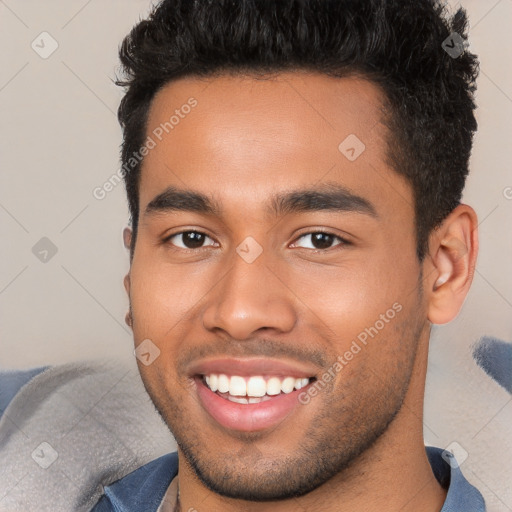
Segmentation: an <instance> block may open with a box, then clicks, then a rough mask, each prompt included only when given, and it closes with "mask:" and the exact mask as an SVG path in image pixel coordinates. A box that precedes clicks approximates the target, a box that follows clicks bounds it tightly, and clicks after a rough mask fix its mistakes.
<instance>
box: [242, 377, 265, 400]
mask: <svg viewBox="0 0 512 512" xmlns="http://www.w3.org/2000/svg"><path fill="white" fill-rule="evenodd" d="M266 393H267V385H266V383H265V379H264V378H263V377H251V378H250V379H249V381H248V382H247V394H248V395H249V396H253V397H260V396H265V394H266Z"/></svg>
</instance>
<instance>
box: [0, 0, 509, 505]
mask: <svg viewBox="0 0 512 512" xmlns="http://www.w3.org/2000/svg"><path fill="white" fill-rule="evenodd" d="M460 3H462V5H464V6H465V7H466V8H467V10H468V12H469V15H470V20H471V30H470V45H471V46H470V48H471V50H472V51H474V52H476V53H477V54H478V55H479V56H480V59H481V74H480V78H479V82H478V84H479V91H478V95H477V103H478V105H479V109H478V112H477V118H478V122H479V131H478V133H477V135H476V140H475V146H474V153H473V157H472V161H471V176H470V178H469V181H468V184H467V188H466V192H465V202H467V203H469V204H471V205H473V206H474V208H475V209H476V211H477V214H478V216H479V219H480V242H481V251H480V256H479V261H478V268H477V272H476V275H475V281H474V285H473V288H472V291H471V293H470V295H469V297H468V299H467V302H466V304H465V306H464V310H463V312H462V313H461V314H460V315H459V317H458V318H457V320H455V321H454V322H452V323H451V324H450V325H448V326H443V327H438V328H435V329H434V335H433V338H432V348H431V366H430V369H429V378H428V382H427V399H426V418H425V437H426V439H427V442H429V443H432V444H435V445H437V446H442V447H446V446H448V445H449V444H450V443H452V442H454V441H455V442H457V443H459V445H460V446H462V447H464V449H465V450H466V451H467V452H468V453H469V457H468V459H467V461H466V462H465V463H464V464H465V466H464V467H463V470H464V473H465V474H467V475H468V476H469V478H470V480H471V481H472V482H473V483H475V484H476V485H477V486H478V487H479V488H480V489H481V490H482V492H484V494H485V495H486V498H487V500H488V501H489V503H491V505H492V506H493V507H495V508H494V510H512V495H511V491H510V490H507V487H508V485H507V479H508V480H509V481H512V480H511V479H512V475H511V471H510V462H509V461H510V460H511V459H512V457H511V455H512V445H511V432H510V427H508V425H509V424H512V421H511V420H512V404H511V397H510V395H509V394H507V393H506V392H505V391H504V390H503V389H502V388H500V387H499V386H498V385H497V384H496V383H494V382H493V381H492V380H490V379H489V378H488V377H487V376H486V375H485V374H484V373H483V372H482V370H480V369H479V368H478V367H477V366H476V365H475V364H474V362H473V361H472V358H471V346H472V344H473V343H475V342H476V341H477V340H478V339H479V338H480V336H482V335H490V336H495V337H498V338H501V339H503V340H506V341H512V320H511V319H512V272H511V270H510V267H511V254H512V174H511V169H510V162H511V152H512V144H511V143H510V140H511V135H512V67H511V66H510V62H512V45H511V37H510V27H511V26H512V0H498V1H495V0H492V1H487V0H485V1H484V0H467V1H463V2H460ZM456 4H457V3H456V2H452V5H456ZM148 10H149V2H148V1H147V0H109V1H99V0H89V1H70V0H59V1H57V0H52V1H45V2H41V1H39V0H30V1H29V0H0V44H1V48H2V50H1V51H0V120H1V128H0V169H1V172H0V262H1V265H0V367H1V368H29V367H34V366H38V365H46V364H52V365H53V364H59V363H64V362H68V361H74V360H79V359H84V358H85V359H89V358H104V357H113V358H117V359H120V360H129V359H131V358H132V357H133V347H132V338H131V335H130V331H129V330H128V328H127V327H126V325H125V324H124V315H125V312H126V310H127V299H126V297H125V293H124V289H123V286H122V278H123V276H124V274H125V273H126V271H127V269H128V255H127V253H126V251H125V249H124V247H123V245H122V229H123V227H125V225H126V223H127V219H128V213H127V207H126V199H125V193H124V188H123V186H122V185H119V186H117V187H116V188H115V189H114V190H113V191H112V192H110V193H109V194H108V195H107V196H106V197H105V199H103V200H98V199H96V198H95V197H94V196H93V190H94V189H95V188H96V187H98V186H101V185H102V184H103V183H104V182H105V181H106V180H108V178H109V177H110V176H111V175H112V174H114V173H115V172H116V171H117V169H118V168H119V154H118V147H119V144H120V142H121V132H120V128H119V127H118V124H117V120H116V116H115V112H116V109H117V106H118V103H119V100H120V99H121V95H122V92H121V90H119V89H118V88H117V87H116V86H114V85H113V83H112V79H113V78H114V73H115V70H116V66H117V47H118V44H119V43H120V41H121V39H122V38H123V36H124V35H125V34H126V33H127V32H128V30H129V29H130V28H131V27H132V25H133V24H134V23H135V22H136V21H137V20H138V19H139V17H143V16H145V15H146V13H147V12H148ZM43 31H46V32H48V33H49V34H50V35H51V37H52V38H53V39H55V40H56V41H57V43H58V48H57V50H56V51H55V52H54V53H53V54H52V55H51V56H49V57H48V58H47V59H43V58H41V57H40V56H39V55H38V54H37V53H36V51H34V49H33V48H32V47H31V44H32V41H34V40H36V42H37V41H38V40H40V38H38V36H39V34H41V32H43ZM45 37H48V36H45ZM46 42H47V43H46V48H47V49H48V48H49V44H50V40H49V39H46ZM42 237H47V238H49V239H50V240H51V241H52V243H53V244H54V245H55V246H56V247H57V253H56V254H55V255H54V256H53V257H52V258H51V259H49V261H48V262H46V263H43V262H41V261H39V260H38V259H37V258H36V256H35V255H34V254H33V252H32V247H33V246H34V245H35V244H36V243H37V242H38V241H39V240H40V239H41V238H42Z"/></svg>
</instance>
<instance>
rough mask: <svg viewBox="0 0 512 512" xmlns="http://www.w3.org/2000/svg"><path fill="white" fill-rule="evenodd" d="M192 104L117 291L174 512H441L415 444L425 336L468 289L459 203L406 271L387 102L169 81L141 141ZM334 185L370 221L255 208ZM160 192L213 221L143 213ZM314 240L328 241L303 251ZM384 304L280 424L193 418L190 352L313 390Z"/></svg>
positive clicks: (263, 86) (290, 77)
mask: <svg viewBox="0 0 512 512" xmlns="http://www.w3.org/2000/svg"><path fill="white" fill-rule="evenodd" d="M190 97H194V98H195V99H197V102H198V104H197V106H196V107H195V108H194V109H193V110H192V112H191V113H190V114H188V115H187V116H186V117H185V118H184V119H182V120H180V123H179V124H178V125H177V126H175V128H174V129H173V130H172V131H171V132H170V133H169V134H168V135H166V136H165V137H164V138H163V139H162V141H161V142H159V143H158V144H157V145H156V147H155V148H154V149H152V150H151V151H150V152H149V154H148V155H147V156H146V157H145V160H144V163H143V168H142V175H141V181H140V216H139V228H138V234H137V239H136V244H135V249H134V254H133V260H132V263H131V268H130V272H129V274H128V275H127V276H126V278H125V286H126V289H127V292H128V295H129V298H130V308H131V320H130V324H131V326H132V329H133V333H134V340H135V345H138V344H139V343H140V342H141V341H142V340H144V339H147V338H149V339H150V340H152V342H153V343H154V344H155V345H156V346H158V348H159V350H160V356H159V357H158V358H157V359H155V360H154V362H152V363H151V364H150V365H148V366H145V365H143V364H141V362H140V361H139V369H140V373H141V377H142V379H143V382H144V384H145V387H146V389H147V391H148V393H149V394H150V396H151V398H152V400H153V402H154V403H155V405H156V407H157V409H158V411H159V412H160V414H161V415H162V417H163V419H164V420H165V421H166V423H167V424H168V425H169V428H170V430H171V431H172V432H173V434H174V436H175V438H176V439H177V441H178V445H179V460H180V467H179V488H180V507H181V508H180V509H181V510H182V511H185V510H189V509H191V507H192V509H193V510H197V511H199V512H202V511H213V512H215V511H219V512H220V511H222V512H226V511H227V512H229V511H263V512H266V511H272V512H276V511H277V512H281V511H295V510H297V511H304V510H308V511H309V510H312V511H314V510H322V511H323V512H328V511H331V510H332V511H334V510H336V511H339V510H365V511H379V512H382V511H396V510H403V511H409V510H410V511H420V512H422V511H432V512H433V511H439V510H440V509H441V507H442V504H443V502H444V499H445V497H446V491H445V490H444V489H442V488H441V487H440V485H439V484H438V483H437V481H436V480H435V478H434V476H433V474H432V472H431V469H430V465H429V463H428V460H427V458H426V455H425V449H424V444H423V395H424V383H425V374H426V367H427V357H428V340H429V334H430V326H431V323H436V324H440V323H446V322H449V321H450V320H451V319H453V318H454V317H455V316H456V315H457V313H458V311H459V309H460V307H461V306H462V303H463V301H464V299H465V296H466V294H467V292H468V289H469V286H470V284H471V280H472V275H473V272H474V267H475V259H476V253H477V245H478V244H477V231H476V225H477V219H476V215H475V212H474V211H473V210H472V209H471V208H470V207H468V206H466V205H460V206H459V207H457V208H456V209H455V210H454V211H453V212H452V214H451V215H450V216H449V217H448V218H447V219H446V220H445V222H444V223H443V224H442V226H440V227H439V228H438V229H436V230H435V231H434V232H433V233H432V234H431V237H430V241H429V242H430V243H429V254H428V256H427V257H426V258H425V260H424V261H423V262H419V261H418V259H417V256H416V238H415V221H414V209H413V204H414V200H413V196H412V189H411V187H410V185H409V184H408V183H407V182H406V181H405V180H404V179H403V178H402V177H401V176H400V175H399V174H397V173H396V172H395V171H394V170H393V169H391V168H390V167H389V166H388V164H386V161H387V160H386V143H385V140H386V135H387V131H386V127H385V126H384V125H383V124H382V122H381V121H382V112H383V109H382V105H383V96H382V93H381V91H380V90H379V89H378V87H377V86H375V85H373V84H371V83H369V82H367V81H365V80H363V79H360V78H356V77H347V78H343V79H334V78H329V77H326V76H322V75H316V74H312V73H306V72H289V73H282V74H279V75H277V76H274V77H269V78H267V79H264V80H263V79H257V78H255V77H251V76H245V77H242V76H221V77H216V78H209V79H197V78H190V77H189V78H186V79H180V80H178V81H175V82H172V83H170V84H168V85H166V86H165V87H164V88H163V89H162V90H160V91H159V92H158V94H157V95H156V96H155V98H154V100H153V102H152V105H151V110H150V115H149V120H148V126H147V133H148V134H151V132H152V130H153V129H154V128H155V127H157V126H159V125H160V123H162V122H165V121H166V120H168V119H169V118H170V116H171V115H172V114H173V113H174V111H175V109H177V108H178V109H179V108H180V106H181V105H183V104H184V103H186V101H187V99H188V98H190ZM349 134H356V135H357V137H358V138H359V139H360V140H361V141H363V142H364V144H365V146H366V149H365V150H364V152H363V153H362V154H361V155H360V156H359V157H358V158H357V159H356V160H355V161H353V162H351V161H349V160H348V159H347V158H345V156H344V155H343V154H342V153H341V152H340V151H339V150H338V145H339V144H340V142H341V141H343V140H344V139H345V138H346V137H347V135H349ZM327 184H331V185H338V186H342V187H345V188H346V189H348V190H350V191H351V192H352V193H354V194H357V195H358V196H360V197H362V198H364V199H365V200H366V201H368V202H369V203H371V205H373V208H374V210H375V215H368V214H366V213H361V212H357V211H325V210H319V211H306V212H294V213H289V214H285V215H274V214H271V213H269V211H268V201H269V198H270V197H271V196H272V195H273V194H276V193H279V192H289V191H290V190H295V189H304V188H311V187H313V186H314V187H319V186H322V185H324V186H325V185H327ZM170 186H173V187H176V188H179V189H182V190H191V191H194V192H200V193H203V194H205V195H207V196H209V197H211V198H212V199H214V200H215V201H216V202H217V203H218V205H219V207H220V208H221V212H219V215H205V214H203V213H198V212H189V211H158V212H152V213H146V208H147V206H148V204H149V203H150V202H151V201H152V200H153V199H154V198H155V197H156V196H158V195H159V194H161V193H162V192H164V191H165V190H166V189H167V188H168V187H170ZM183 231H199V232H201V233H205V234H206V235H207V237H206V238H205V239H204V244H203V246H199V247H198V248H192V249H188V250H186V249H184V248H183V246H184V245H183V244H184V243H186V242H187V240H188V239H185V238H184V237H183V236H181V235H177V234H178V233H181V232H183ZM318 231H326V232H328V233H332V234H333V235H334V238H332V239H329V238H328V240H332V242H331V243H330V245H329V243H327V245H326V246H323V247H327V248H324V249H323V250H322V249H321V250H316V251H315V245H314V243H313V240H312V237H311V236H308V235H311V233H316V232H318ZM173 234H175V235H177V236H174V237H172V238H169V237H170V236H171V235H173ZM248 236H250V237H252V238H254V240H256V241H257V242H258V244H259V245H260V246H261V248H262V249H263V252H262V253H261V255H260V256H259V257H258V258H257V259H256V260H255V261H254V262H252V263H247V262H246V261H245V260H244V259H243V258H241V257H240V256H239V255H238V254H237V252H236V248H237V246H238V245H239V244H240V243H241V242H242V241H243V240H244V239H245V238H246V237H248ZM338 236H340V237H342V238H344V239H345V240H346V243H340V240H339V239H338V238H336V237H338ZM130 238H131V232H130V231H129V230H128V229H127V230H126V231H125V243H126V245H127V246H129V244H130ZM395 303H398V304H399V305H400V306H401V311H400V312H399V313H397V314H396V316H395V317H394V318H393V319H392V320H390V321H389V322H388V323H386V324H385V327H384V328H383V329H381V330H380V331H379V332H378V334H377V335H376V336H375V337H374V338H372V339H370V340H369V341H368V344H367V345H366V346H363V348H362V349H361V351H360V352H358V353H357V354H356V355H354V357H353V359H352V360H350V361H348V362H347V364H346V365H344V366H343V369H342V370H341V371H339V372H337V373H336V375H335V378H334V379H332V380H331V382H329V383H328V385H327V386H326V387H325V388H323V389H322V390H321V391H319V392H318V394H317V396H315V397H314V398H312V399H311V401H310V402H309V403H308V404H307V405H303V406H300V407H298V408H296V409H295V410H294V412H293V413H291V414H290V415H289V416H287V417H286V418H285V419H284V420H283V421H282V422H281V423H280V424H279V425H277V426H276V427H274V428H272V429H266V430H265V429H264V430H261V431H256V432H238V431H234V430H227V429H224V428H223V427H221V426H220V425H219V424H218V423H216V422H215V421H214V420H213V419H212V418H211V417H210V416H209V415H208V414H207V413H206V412H205V411H204V409H203V408H202V407H201V405H200V403H199V401H198V399H197V393H196V388H195V386H196V383H195V382H194V380H193V379H192V378H191V376H190V375H189V374H188V368H189V366H188V364H189V363H191V362H194V361H195V360H197V359H198V358H199V357H204V356H211V357H251V356H255V355H259V356H261V355H263V356H266V357H269V358H273V359H279V360H284V361H289V362H291V363H297V362H300V363H304V364H307V365H308V366H310V367H313V368H315V376H316V377H317V378H321V376H322V374H323V373H324V372H325V371H326V370H327V369H328V368H330V367H332V365H333V363H334V362H335V361H336V358H337V357H338V356H339V355H343V354H344V353H345V352H346V351H347V350H349V348H350V346H351V343H352V341H353V340H355V339H357V336H358V334H359V333H361V332H362V331H364V330H365V329H366V328H368V327H370V326H374V325H375V323H376V321H377V320H379V318H381V317H380V315H381V314H384V313H386V311H387V310H389V309H390V308H391V307H392V305H393V304H395ZM212 489H213V490H212ZM293 493H295V496H294V497H290V495H291V494H293ZM304 493H305V494H304ZM299 494H302V495H300V496H298V495H299ZM261 500H267V501H261ZM268 500H270V501H268ZM341 505H343V508H340V507H341Z"/></svg>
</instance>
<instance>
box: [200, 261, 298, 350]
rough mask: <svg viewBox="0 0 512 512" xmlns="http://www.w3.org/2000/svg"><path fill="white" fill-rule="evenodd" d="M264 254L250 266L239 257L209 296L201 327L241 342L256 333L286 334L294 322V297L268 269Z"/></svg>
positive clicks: (277, 276) (275, 274) (280, 279)
mask: <svg viewBox="0 0 512 512" xmlns="http://www.w3.org/2000/svg"><path fill="white" fill-rule="evenodd" d="M266 260H267V258H266V257H265V252H264V253H263V254H262V255H260V256H259V257H258V258H257V259H256V260H255V261H253V262H252V263H247V262H246V261H244V260H243V259H242V258H241V257H240V256H239V255H238V254H236V255H235V256H234V258H233V261H234V263H233V266H232V267H231V268H230V269H229V270H228V271H227V273H226V275H225V276H224V277H223V278H222V279H221V281H220V282H219V283H218V284H217V286H215V287H214V289H213V290H212V293H211V294H209V300H208V303H207V305H206V307H205V308H204V309H203V325H204V327H205V328H206V329H208V330H210V331H219V330H222V331H224V332H225V333H227V334H228V335H229V336H230V337H231V338H233V339H237V340H244V339H248V338H250V337H251V336H252V335H254V333H255V332H256V331H258V330H262V329H272V330H274V331H276V332H278V333H284V332H289V331H290V330H291V329H293V326H294V325H295V323H296V321H297V317H296V309H295V306H294V304H296V302H297V298H296V297H295V296H294V294H293V292H292V291H291V290H290V289H289V288H288V287H287V286H286V284H285V282H284V280H283V279H282V276H279V272H278V271H276V270H275V269H271V268H270V267H269V266H267V262H266Z"/></svg>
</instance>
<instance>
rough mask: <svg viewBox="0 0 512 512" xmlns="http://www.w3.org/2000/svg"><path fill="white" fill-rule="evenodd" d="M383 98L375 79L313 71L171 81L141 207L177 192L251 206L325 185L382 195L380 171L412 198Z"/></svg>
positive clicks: (146, 165) (145, 168)
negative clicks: (397, 166) (391, 146)
mask: <svg viewBox="0 0 512 512" xmlns="http://www.w3.org/2000/svg"><path fill="white" fill-rule="evenodd" d="M383 100H384V96H383V94H382V92H381V90H380V89H379V88H378V87H377V86H376V85H374V84H372V83H371V82H369V81H367V80H364V79H361V78H356V77H345V78H332V77H327V76H324V75H319V74H311V73H306V72H290V73H281V74H279V75H275V76H271V77H263V78H262V77H256V76H254V75H253V76H250V75H247V76H241V75H233V76H232V75H226V76H219V77H215V78H202V79H200V78H194V77H189V78H185V79H180V80H177V81H174V82H171V83H169V84H167V85H166V86H164V87H163V88H162V89H161V90H160V91H159V92H158V93H157V94H156V95H155V98H154V99H153V101H152V103H151V107H150V111H149V116H148V122H147V127H146V135H147V136H148V137H150V138H152V140H153V141H154V148H153V149H152V150H151V151H150V152H149V153H148V154H147V156H146V157H145V158H144V162H143V165H142V176H141V188H140V203H141V209H143V208H144V206H145V205H147V204H148V202H149V201H151V199H152V198H153V197H154V196H156V195H157V194H158V193H161V192H162V189H164V188H165V187H166V186H171V185H172V186H178V187H180V188H184V189H193V190H199V191H210V192H211V194H212V195H213V196H217V197H219V198H220V199H221V200H222V198H223V199H226V200H227V199H228V198H229V197H231V198H235V197H236V198H238V201H239V203H240V204H243V205H245V206H246V207H247V206H248V205H249V204H250V203H253V202H254V203H255V202H256V201H263V199H264V198H265V197H268V194H269V190H270V189H272V190H275V189H283V190H284V189H287V188H288V189H289V188H290V187H291V186H296V187H297V188H299V187H305V186H311V185H313V184H319V183H322V182H324V181H325V182H333V181H334V182H339V183H340V184H342V185H343V186H345V187H346V188H347V189H349V190H353V189H357V190H358V192H363V193H364V192H367V193H368V194H370V195H372V194H373V195H375V188H376V185H378V187H379V188H380V189H382V188H386V182H385V181H382V180H381V181H380V182H378V180H376V175H375V173H379V172H382V173H387V174H390V173H391V174H392V175H393V176H388V178H389V180H391V181H392V182H393V180H394V181H397V183H393V184H392V187H391V189H393V190H395V193H396V188H397V187H399V188H402V189H403V190H400V191H399V195H402V196H403V195H404V194H405V195H407V194H409V190H408V186H407V185H406V184H405V183H404V182H403V180H402V179H401V178H400V177H399V176H398V175H397V174H396V173H395V172H394V171H391V170H390V169H389V168H387V165H386V163H385V162H386V142H385V137H386V134H387V131H386V130H387V129H386V128H385V127H384V125H383V124H382V115H383ZM389 180H388V181H389ZM387 188H389V186H388V187H387ZM372 191H373V192H372ZM380 193H382V190H380Z"/></svg>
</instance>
